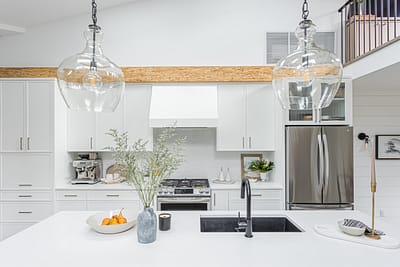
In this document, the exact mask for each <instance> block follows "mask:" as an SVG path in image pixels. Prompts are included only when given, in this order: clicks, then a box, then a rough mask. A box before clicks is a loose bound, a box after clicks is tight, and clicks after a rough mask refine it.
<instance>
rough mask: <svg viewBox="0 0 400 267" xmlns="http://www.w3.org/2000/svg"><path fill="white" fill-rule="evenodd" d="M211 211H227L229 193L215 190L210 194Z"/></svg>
mask: <svg viewBox="0 0 400 267" xmlns="http://www.w3.org/2000/svg"><path fill="white" fill-rule="evenodd" d="M211 209H212V210H229V192H228V191H223V190H216V191H213V192H212V206H211Z"/></svg>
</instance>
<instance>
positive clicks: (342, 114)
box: [286, 79, 353, 125]
mask: <svg viewBox="0 0 400 267" xmlns="http://www.w3.org/2000/svg"><path fill="white" fill-rule="evenodd" d="M316 112H317V111H316V110H289V111H287V113H286V124H288V125H312V124H340V125H351V124H352V114H353V111H352V80H351V79H344V80H343V81H342V83H341V84H340V87H339V89H338V91H337V93H336V96H335V98H334V99H333V101H332V103H331V104H330V105H329V106H328V107H326V108H323V109H322V112H321V123H316V122H314V117H315V115H316Z"/></svg>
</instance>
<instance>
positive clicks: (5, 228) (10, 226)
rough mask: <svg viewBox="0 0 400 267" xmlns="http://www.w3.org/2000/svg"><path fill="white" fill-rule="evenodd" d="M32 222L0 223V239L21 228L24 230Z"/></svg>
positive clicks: (32, 223)
mask: <svg viewBox="0 0 400 267" xmlns="http://www.w3.org/2000/svg"><path fill="white" fill-rule="evenodd" d="M34 224H35V223H34V222H18V223H0V229H1V231H0V232H1V235H0V240H4V239H6V238H9V237H10V236H12V235H14V234H16V233H18V232H21V231H22V230H25V229H26V228H28V227H30V226H32V225H34Z"/></svg>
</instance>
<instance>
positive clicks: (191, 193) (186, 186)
mask: <svg viewBox="0 0 400 267" xmlns="http://www.w3.org/2000/svg"><path fill="white" fill-rule="evenodd" d="M210 206H211V191H210V183H209V182H208V179H186V178H185V179H166V180H164V181H163V183H162V185H161V187H160V188H159V190H158V192H157V209H158V210H209V209H210Z"/></svg>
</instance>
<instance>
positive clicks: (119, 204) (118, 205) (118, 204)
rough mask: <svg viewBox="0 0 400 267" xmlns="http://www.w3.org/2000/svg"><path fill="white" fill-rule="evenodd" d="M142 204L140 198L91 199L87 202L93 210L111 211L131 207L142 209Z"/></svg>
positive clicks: (88, 206) (88, 207) (89, 208)
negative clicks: (129, 199)
mask: <svg viewBox="0 0 400 267" xmlns="http://www.w3.org/2000/svg"><path fill="white" fill-rule="evenodd" d="M140 207H141V205H140V201H139V200H131V201H118V200H114V201H92V200H89V201H88V202H87V209H88V210H93V211H110V210H120V209H122V208H124V209H131V210H136V211H140V210H141V208H140Z"/></svg>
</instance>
